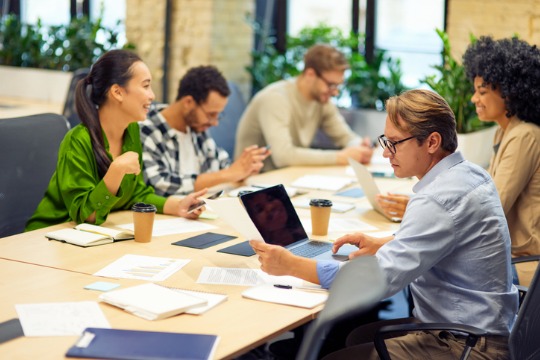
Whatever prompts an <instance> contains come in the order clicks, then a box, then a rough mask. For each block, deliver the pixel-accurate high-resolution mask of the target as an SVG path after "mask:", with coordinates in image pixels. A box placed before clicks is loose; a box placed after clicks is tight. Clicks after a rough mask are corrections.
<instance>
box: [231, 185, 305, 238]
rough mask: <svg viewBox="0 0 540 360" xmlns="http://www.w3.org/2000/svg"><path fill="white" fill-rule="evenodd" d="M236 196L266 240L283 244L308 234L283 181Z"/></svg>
mask: <svg viewBox="0 0 540 360" xmlns="http://www.w3.org/2000/svg"><path fill="white" fill-rule="evenodd" d="M240 200H241V201H242V203H243V204H244V207H245V208H246V211H247V213H248V214H249V217H250V218H251V220H252V221H253V223H254V224H255V227H257V229H258V230H259V232H260V233H261V236H262V237H263V239H264V241H266V242H267V243H269V244H274V245H281V246H287V245H290V244H292V243H294V242H297V241H300V240H307V238H308V236H307V234H306V232H305V231H304V228H303V227H302V223H301V222H300V219H299V218H298V214H297V213H296V210H295V209H294V206H293V204H292V203H291V199H290V198H289V195H287V191H285V187H284V186H283V185H276V186H272V187H269V188H265V189H262V190H259V191H254V192H251V193H247V194H244V195H242V196H240Z"/></svg>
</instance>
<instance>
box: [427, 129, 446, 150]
mask: <svg viewBox="0 0 540 360" xmlns="http://www.w3.org/2000/svg"><path fill="white" fill-rule="evenodd" d="M426 142H427V144H428V152H429V153H430V154H435V153H436V152H437V151H438V150H439V149H441V148H442V136H441V134H439V133H438V132H432V133H431V134H429V136H428V138H427V139H426Z"/></svg>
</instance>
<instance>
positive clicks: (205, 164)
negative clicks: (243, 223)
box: [139, 111, 230, 196]
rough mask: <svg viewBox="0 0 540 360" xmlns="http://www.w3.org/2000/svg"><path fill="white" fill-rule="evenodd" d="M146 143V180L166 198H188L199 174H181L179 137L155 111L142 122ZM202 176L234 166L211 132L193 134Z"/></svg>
mask: <svg viewBox="0 0 540 360" xmlns="http://www.w3.org/2000/svg"><path fill="white" fill-rule="evenodd" d="M139 126H140V130H141V131H140V133H141V142H142V144H143V164H144V169H143V171H144V179H145V181H146V183H147V184H148V185H151V186H153V187H154V188H155V190H156V194H159V195H162V196H170V195H185V194H189V193H191V192H193V189H194V185H195V180H196V179H197V176H198V175H199V174H185V175H182V176H181V175H180V170H181V166H182V164H180V144H179V138H178V136H177V135H176V132H175V131H174V129H172V128H171V127H170V126H169V124H168V123H167V121H165V119H164V118H163V116H161V114H159V113H158V112H156V111H154V112H151V113H150V114H149V118H148V119H146V120H145V121H143V122H141V123H139ZM191 141H192V143H193V146H194V148H195V154H196V158H194V159H193V161H196V162H198V163H199V166H200V169H201V171H200V173H207V172H215V171H219V170H222V169H224V168H226V167H228V166H229V165H230V158H229V154H228V153H227V152H226V151H225V150H223V149H222V148H219V147H218V146H217V145H216V142H215V141H214V139H212V137H211V136H210V134H208V133H207V132H202V133H195V132H193V131H192V132H191Z"/></svg>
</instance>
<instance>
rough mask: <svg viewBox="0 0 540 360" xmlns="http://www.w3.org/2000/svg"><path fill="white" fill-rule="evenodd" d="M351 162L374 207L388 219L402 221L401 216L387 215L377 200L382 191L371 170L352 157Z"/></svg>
mask: <svg viewBox="0 0 540 360" xmlns="http://www.w3.org/2000/svg"><path fill="white" fill-rule="evenodd" d="M349 164H350V165H351V167H352V169H353V170H354V173H355V174H356V177H357V178H358V182H359V183H360V186H361V187H362V190H363V191H364V194H365V195H366V197H367V198H368V200H369V203H370V204H371V206H372V207H373V209H374V210H375V211H377V212H378V213H380V214H381V215H383V216H384V217H386V218H387V219H389V220H390V221H393V222H401V218H400V217H391V216H388V215H386V214H385V213H384V211H383V209H382V208H381V206H380V205H379V202H378V201H377V195H378V194H380V193H381V192H380V190H379V187H378V186H377V184H376V183H375V180H374V179H373V176H372V175H371V173H370V172H369V170H368V169H367V168H366V167H365V166H364V165H362V164H360V163H359V162H358V161H356V160H353V159H351V158H349Z"/></svg>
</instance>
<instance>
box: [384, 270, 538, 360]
mask: <svg viewBox="0 0 540 360" xmlns="http://www.w3.org/2000/svg"><path fill="white" fill-rule="evenodd" d="M422 330H447V331H458V332H462V333H465V334H467V335H468V338H467V340H466V346H465V348H464V350H463V353H462V356H461V359H463V360H465V359H467V358H468V356H469V354H470V352H471V351H472V348H473V347H474V346H475V345H476V342H477V340H478V338H479V337H481V336H486V335H489V334H488V333H487V331H485V330H482V329H478V328H476V327H473V326H467V325H461V324H403V325H391V326H384V327H382V328H381V329H379V332H378V333H377V335H376V336H375V348H376V349H377V353H378V354H379V357H380V358H381V359H382V360H390V355H389V354H388V351H387V349H386V344H385V342H384V340H385V339H387V338H389V337H392V334H400V335H401V334H403V332H414V331H422ZM538 334H540V267H538V268H537V269H536V273H535V275H534V278H533V280H532V282H531V285H530V286H529V288H528V291H527V293H526V295H525V296H524V298H523V303H522V304H521V307H520V309H519V312H518V317H517V319H516V322H515V324H514V327H513V328H512V331H511V332H510V337H509V341H508V345H509V349H510V358H511V359H512V360H533V359H540V346H538ZM394 336H396V335H394Z"/></svg>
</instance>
